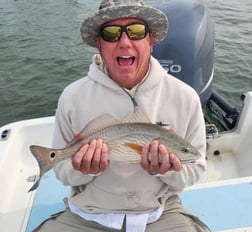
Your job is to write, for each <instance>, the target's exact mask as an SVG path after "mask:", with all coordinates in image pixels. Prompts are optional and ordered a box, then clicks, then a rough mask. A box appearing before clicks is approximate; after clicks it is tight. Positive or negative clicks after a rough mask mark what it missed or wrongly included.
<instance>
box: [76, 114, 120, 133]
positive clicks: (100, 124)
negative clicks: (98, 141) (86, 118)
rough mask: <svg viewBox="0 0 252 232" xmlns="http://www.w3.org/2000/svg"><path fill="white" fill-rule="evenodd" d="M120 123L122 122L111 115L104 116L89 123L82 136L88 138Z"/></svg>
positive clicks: (82, 131)
mask: <svg viewBox="0 0 252 232" xmlns="http://www.w3.org/2000/svg"><path fill="white" fill-rule="evenodd" d="M119 123H120V121H119V120H117V119H116V118H114V117H113V116H112V115H111V114H102V115H100V116H98V117H96V118H94V119H93V120H91V121H90V122H88V124H87V125H86V126H85V127H84V128H83V129H82V130H81V131H80V134H81V135H83V136H84V137H87V136H89V135H91V134H93V133H95V132H97V131H100V130H102V129H104V128H106V127H109V126H114V125H117V124H119Z"/></svg>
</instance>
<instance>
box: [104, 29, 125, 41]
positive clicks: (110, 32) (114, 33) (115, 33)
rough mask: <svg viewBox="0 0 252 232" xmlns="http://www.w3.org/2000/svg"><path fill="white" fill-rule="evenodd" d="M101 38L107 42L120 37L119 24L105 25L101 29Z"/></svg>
mask: <svg viewBox="0 0 252 232" xmlns="http://www.w3.org/2000/svg"><path fill="white" fill-rule="evenodd" d="M101 32H102V34H101V35H102V38H103V39H104V40H105V41H108V42H115V41H117V40H119V39H120V36H121V27H120V26H106V27H104V28H103V29H102V31H101Z"/></svg>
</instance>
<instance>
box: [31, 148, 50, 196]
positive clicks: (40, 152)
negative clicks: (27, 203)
mask: <svg viewBox="0 0 252 232" xmlns="http://www.w3.org/2000/svg"><path fill="white" fill-rule="evenodd" d="M30 151H31V153H32V155H33V156H34V157H35V159H36V160H37V162H38V165H39V169H40V174H39V178H38V180H37V181H36V183H35V184H34V185H33V186H32V187H31V189H30V190H29V192H30V191H33V190H35V189H36V188H37V187H38V186H39V182H40V179H41V177H42V176H43V175H44V174H45V173H46V172H47V171H49V170H50V169H51V168H52V167H53V160H54V158H55V153H54V152H53V150H52V149H50V148H47V147H41V146H37V145H32V146H30Z"/></svg>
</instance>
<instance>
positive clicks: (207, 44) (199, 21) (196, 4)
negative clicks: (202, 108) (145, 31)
mask: <svg viewBox="0 0 252 232" xmlns="http://www.w3.org/2000/svg"><path fill="white" fill-rule="evenodd" d="M155 7H157V8H158V9H160V10H161V11H163V12H164V13H165V14H166V15H167V17H168V21H169V28H168V34H167V36H166V38H165V39H164V40H163V41H162V42H161V43H159V44H157V45H155V46H154V48H153V56H154V57H156V58H157V59H158V60H159V62H160V64H161V65H162V66H163V67H164V68H165V69H166V70H167V72H169V73H170V74H171V75H173V76H175V77H177V78H179V79H180V80H182V81H184V82H185V83H187V84H189V85H190V86H192V87H193V88H194V89H195V90H196V91H197V93H198V94H199V96H200V99H201V103H202V105H204V104H206V102H207V100H208V99H209V97H210V95H211V93H212V79H213V70H214V24H213V22H212V21H211V19H210V17H209V15H208V13H207V10H206V8H205V7H204V5H203V4H202V3H201V2H200V1H199V0H166V1H163V2H162V3H161V4H159V5H157V6H155Z"/></svg>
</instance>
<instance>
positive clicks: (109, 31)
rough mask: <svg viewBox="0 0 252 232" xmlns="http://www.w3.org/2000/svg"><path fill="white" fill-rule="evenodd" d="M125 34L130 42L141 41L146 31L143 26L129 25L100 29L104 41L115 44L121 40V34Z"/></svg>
mask: <svg viewBox="0 0 252 232" xmlns="http://www.w3.org/2000/svg"><path fill="white" fill-rule="evenodd" d="M124 31H125V32H126V33H127V35H128V37H129V38H130V39H131V40H139V39H143V38H144V37H145V36H146V34H147V32H148V30H147V29H146V26H145V25H143V24H131V25H127V26H105V27H103V28H102V29H101V36H102V38H103V39H104V40H105V41H108V42H115V41H118V40H119V39H120V38H121V34H122V32H124Z"/></svg>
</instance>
